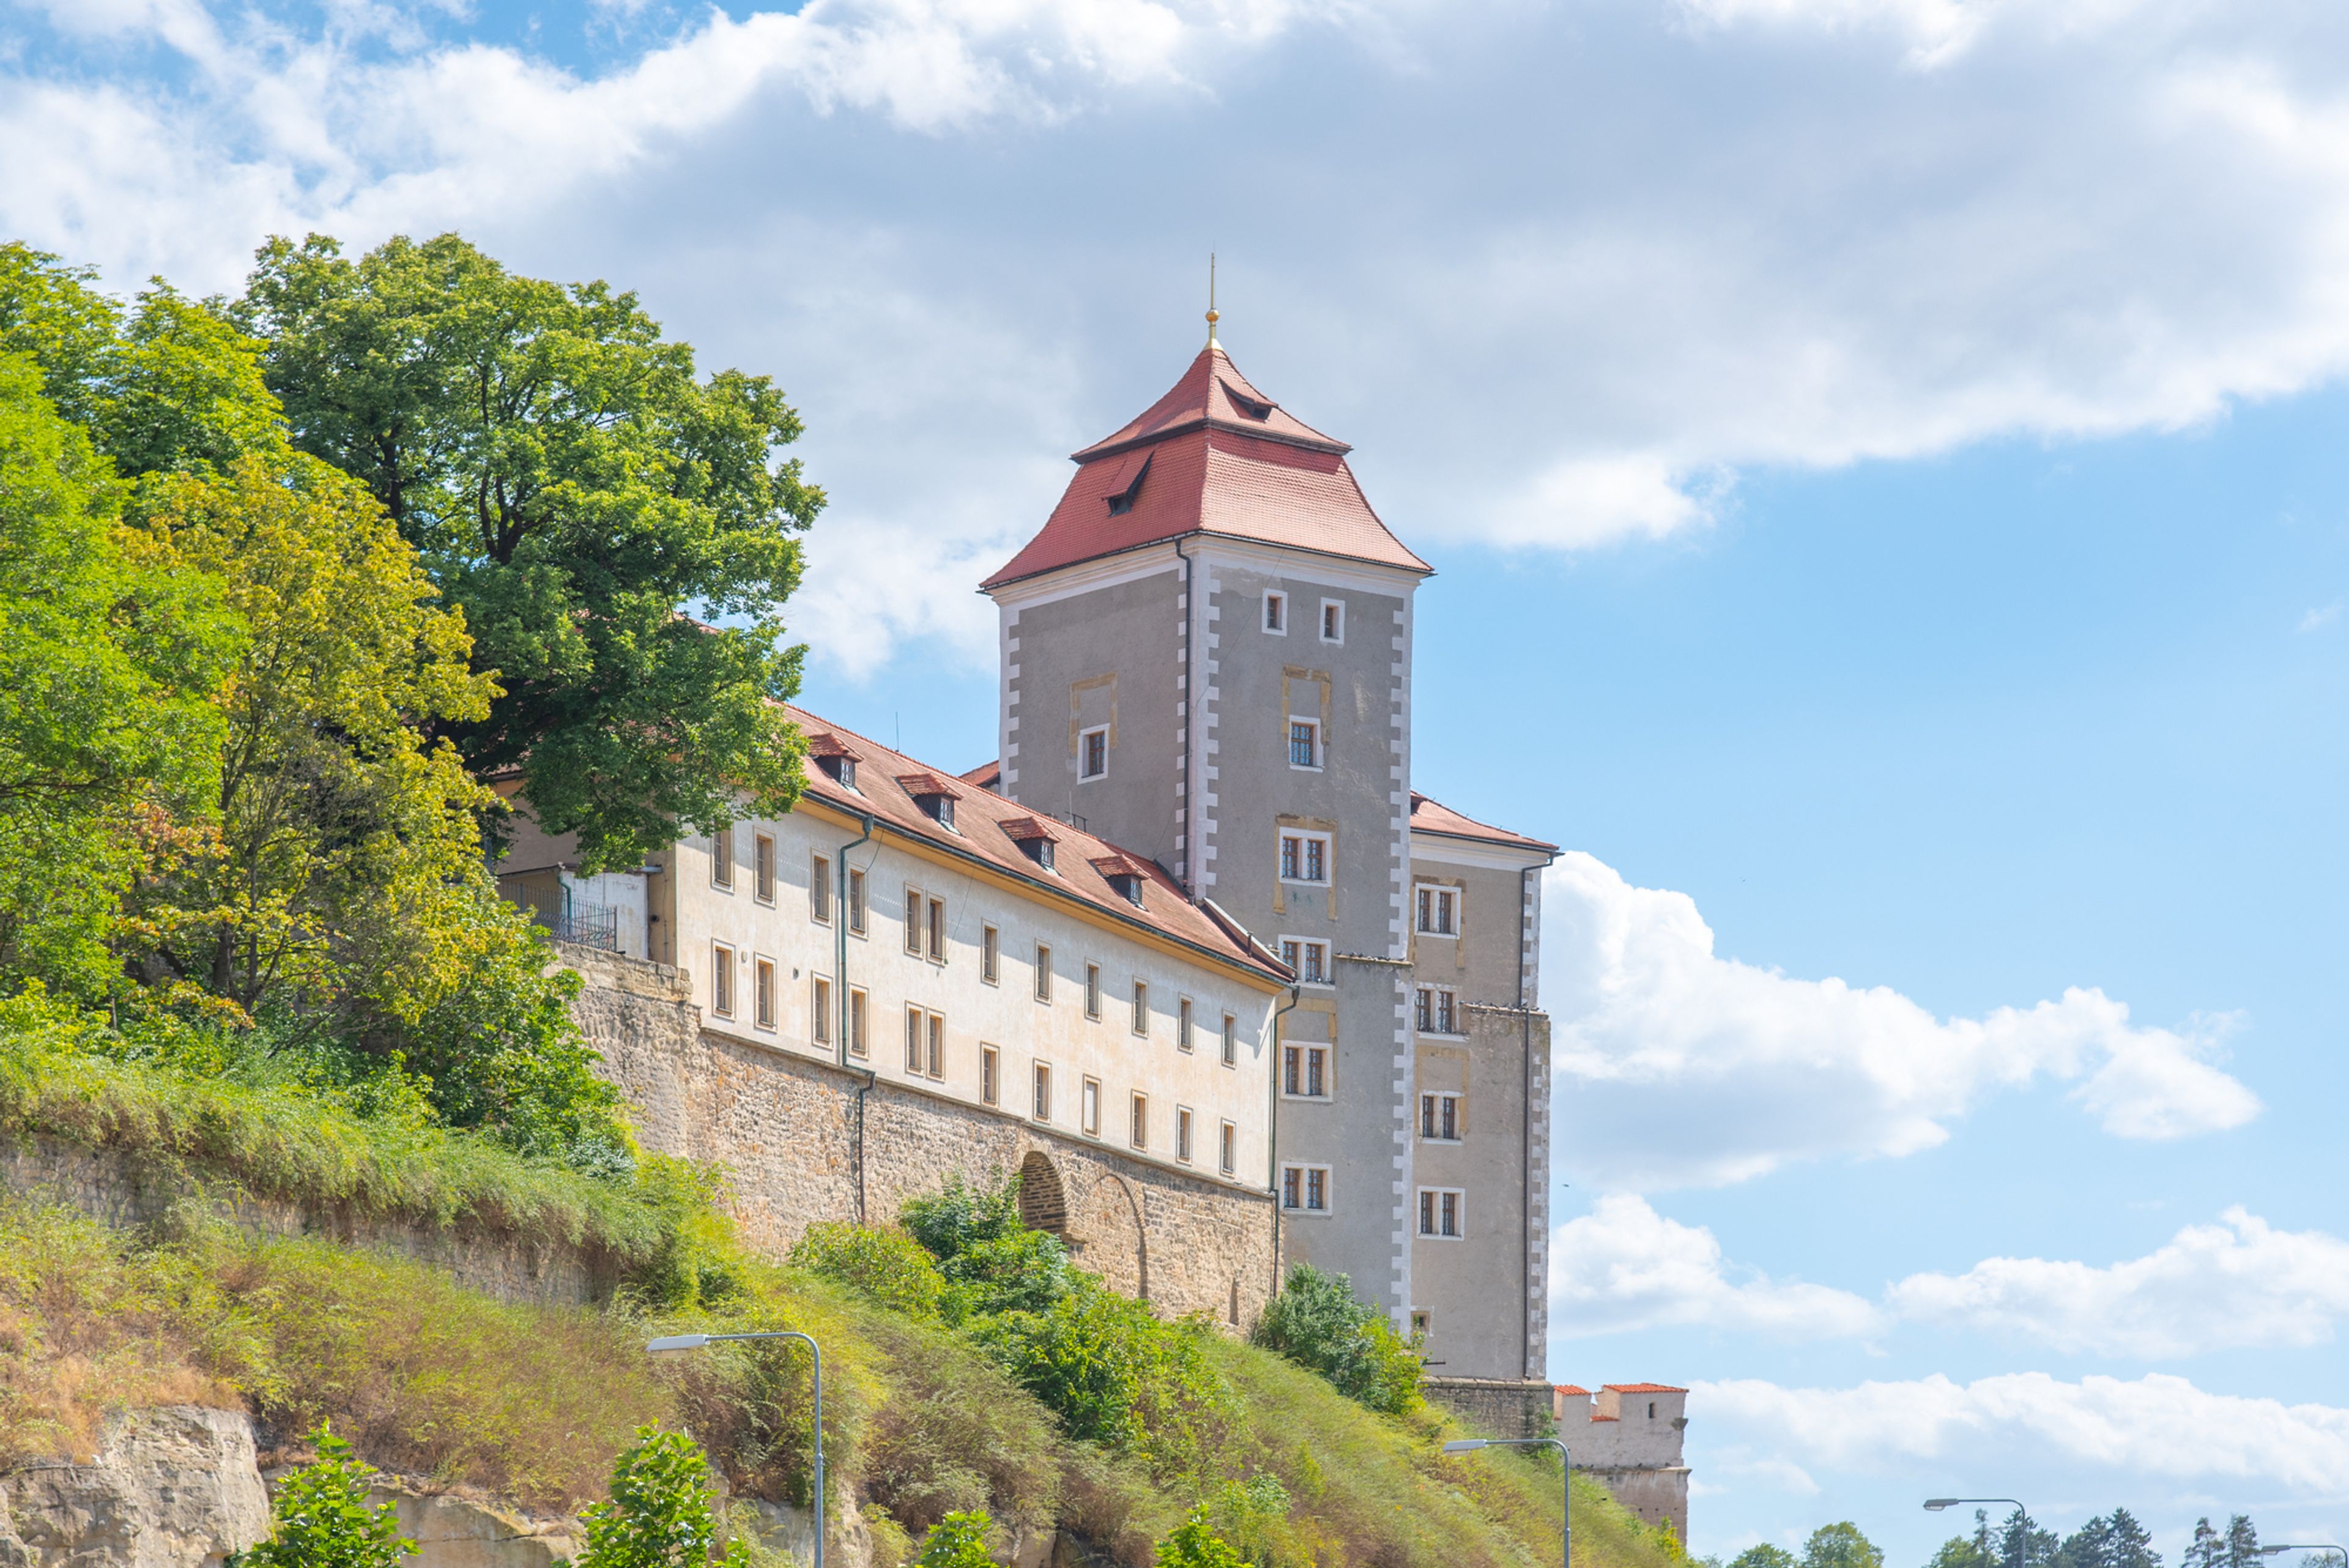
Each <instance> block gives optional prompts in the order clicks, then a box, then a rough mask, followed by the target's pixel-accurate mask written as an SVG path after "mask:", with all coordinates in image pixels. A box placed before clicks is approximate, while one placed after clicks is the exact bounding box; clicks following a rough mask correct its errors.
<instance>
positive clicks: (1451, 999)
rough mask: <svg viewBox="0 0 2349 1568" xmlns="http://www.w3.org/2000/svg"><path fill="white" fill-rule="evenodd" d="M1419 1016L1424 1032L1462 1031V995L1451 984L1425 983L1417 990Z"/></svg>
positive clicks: (1422, 1031) (1447, 1032)
mask: <svg viewBox="0 0 2349 1568" xmlns="http://www.w3.org/2000/svg"><path fill="white" fill-rule="evenodd" d="M1416 994H1417V998H1418V1000H1417V1003H1416V1009H1417V1017H1416V1019H1415V1020H1414V1021H1415V1022H1416V1023H1418V1025H1419V1032H1420V1033H1422V1034H1457V1033H1460V997H1459V993H1458V992H1454V990H1453V989H1452V988H1451V987H1450V986H1444V985H1423V986H1421V987H1419V989H1418V992H1417V993H1416Z"/></svg>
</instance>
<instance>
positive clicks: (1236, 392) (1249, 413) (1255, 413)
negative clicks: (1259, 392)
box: [1224, 381, 1274, 421]
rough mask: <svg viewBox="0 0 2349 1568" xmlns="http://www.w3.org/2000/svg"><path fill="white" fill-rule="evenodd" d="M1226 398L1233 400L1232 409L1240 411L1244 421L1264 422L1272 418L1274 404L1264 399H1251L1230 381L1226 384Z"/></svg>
mask: <svg viewBox="0 0 2349 1568" xmlns="http://www.w3.org/2000/svg"><path fill="white" fill-rule="evenodd" d="M1224 396H1226V397H1227V398H1229V399H1230V400H1232V407H1233V408H1235V409H1237V410H1239V413H1240V416H1241V417H1242V418H1243V419H1250V420H1256V421H1265V420H1268V419H1270V418H1272V410H1273V408H1274V405H1273V404H1271V403H1268V402H1266V401H1265V400H1263V399H1262V398H1251V397H1249V396H1248V395H1247V393H1246V392H1243V391H1241V390H1240V389H1238V388H1237V387H1235V386H1233V385H1232V384H1231V383H1230V382H1229V381H1226V382H1225V383H1224Z"/></svg>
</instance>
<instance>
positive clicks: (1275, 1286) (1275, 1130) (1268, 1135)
mask: <svg viewBox="0 0 2349 1568" xmlns="http://www.w3.org/2000/svg"><path fill="white" fill-rule="evenodd" d="M1304 994H1305V991H1304V988H1303V987H1302V986H1296V985H1292V986H1290V987H1289V988H1288V1001H1287V1002H1282V1003H1281V1004H1280V1005H1279V1006H1278V1007H1276V1008H1274V1009H1273V1010H1272V1075H1271V1077H1270V1079H1269V1080H1268V1087H1269V1089H1270V1091H1271V1093H1270V1100H1271V1106H1270V1108H1271V1114H1270V1115H1269V1116H1266V1117H1265V1118H1264V1126H1265V1145H1266V1147H1267V1148H1268V1151H1269V1152H1268V1154H1267V1155H1266V1156H1265V1159H1266V1163H1267V1165H1268V1167H1269V1169H1268V1172H1267V1175H1266V1185H1267V1186H1268V1188H1269V1189H1271V1192H1272V1293H1273V1294H1274V1295H1276V1296H1277V1295H1278V1294H1279V1293H1280V1017H1281V1014H1282V1013H1285V1012H1289V1011H1290V1010H1291V1009H1293V1008H1295V1007H1296V1005H1297V1003H1298V1002H1299V999H1300V998H1302V997H1303V995H1304Z"/></svg>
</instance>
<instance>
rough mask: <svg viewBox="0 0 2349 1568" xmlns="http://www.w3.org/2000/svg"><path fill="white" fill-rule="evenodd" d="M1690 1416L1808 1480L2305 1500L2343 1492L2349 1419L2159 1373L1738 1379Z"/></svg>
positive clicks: (1692, 1404)
mask: <svg viewBox="0 0 2349 1568" xmlns="http://www.w3.org/2000/svg"><path fill="white" fill-rule="evenodd" d="M1689 1408H1690V1410H1691V1411H1692V1412H1702V1418H1703V1420H1704V1421H1705V1423H1706V1424H1707V1426H1708V1427H1709V1428H1712V1435H1711V1437H1710V1438H1708V1441H1710V1442H1711V1443H1713V1444H1714V1445H1716V1446H1717V1447H1719V1448H1720V1449H1722V1451H1723V1457H1724V1459H1727V1460H1728V1461H1730V1462H1733V1463H1734V1462H1738V1461H1739V1460H1740V1459H1744V1457H1745V1456H1747V1455H1751V1454H1758V1455H1766V1456H1768V1457H1769V1458H1770V1459H1775V1460H1777V1461H1779V1462H1783V1463H1787V1464H1793V1465H1799V1466H1800V1467H1802V1469H1803V1470H1805V1471H1816V1470H1857V1471H1864V1472H1865V1471H1876V1472H1882V1471H1886V1470H1890V1469H1899V1468H1900V1467H1903V1466H1909V1465H1913V1464H1914V1463H1915V1462H1917V1461H1931V1462H1932V1463H1934V1464H1935V1465H1937V1466H1939V1467H1940V1469H1942V1470H1944V1471H1946V1472H1947V1473H1950V1474H1993V1473H1994V1474H2012V1475H2022V1474H2028V1473H2032V1472H2033V1469H2034V1468H2035V1467H2038V1466H2042V1465H2052V1464H2058V1463H2060V1464H2064V1465H2066V1466H2078V1467H2085V1468H2087V1469H2094V1470H2096V1471H2102V1472H2109V1473H2111V1474H2113V1475H2117V1476H2127V1477H2132V1478H2143V1477H2160V1478H2163V1479H2166V1480H2179V1481H2195V1480H2214V1481H2215V1480H2238V1481H2241V1480H2251V1481H2257V1482H2259V1483H2261V1485H2263V1486H2267V1487H2276V1488H2281V1489H2282V1490H2284V1491H2286V1492H2288V1493H2292V1494H2295V1495H2300V1496H2309V1497H2322V1496H2327V1495H2337V1494H2339V1493H2342V1492H2344V1491H2349V1410H2344V1409H2340V1408H2337V1407H2333V1406H2329V1405H2287V1404H2285V1403H2283V1402H2282V1401H2281V1400H2276V1399H2258V1398H2245V1397H2240V1396H2234V1395H2227V1394H2213V1393H2209V1392H2206V1391H2204V1390H2202V1389H2200V1388H2198V1387H2196V1386H2194V1385H2193V1384H2192V1383H2190V1382H2189V1381H2188V1380H2186V1379H2185V1378H2182V1377H2174V1376H2166V1375H2162V1374H2151V1375H2148V1376H2144V1377H2139V1378H2136V1379H2134V1380H2124V1379H2121V1378H2116V1377H2084V1378H2082V1379H2080V1380H2079V1381H2078V1382H2076V1383H2069V1382H2064V1381H2063V1380H2061V1379H2058V1378H2055V1377H2052V1376H2047V1375H2046V1374H2044V1373H2038V1372H2024V1373H2015V1374H2011V1375H2006V1376H1994V1377H1984V1378H1981V1379H1979V1380H1977V1381H1975V1382H1972V1383H1967V1384H1961V1383H1956V1382H1953V1381H1951V1379H1950V1378H1948V1377H1945V1376H1939V1375H1936V1376H1930V1377H1923V1378H1917V1379H1913V1380H1909V1381H1903V1382H1883V1383H1863V1384H1860V1385H1859V1386H1857V1387H1851V1388H1788V1387H1783V1386H1779V1385H1777V1384H1774V1383H1767V1382H1761V1381H1758V1380H1734V1381H1729V1382H1721V1383H1698V1384H1696V1385H1695V1386H1693V1388H1692V1391H1691V1395H1690V1399H1689ZM1806 1479H1807V1476H1806Z"/></svg>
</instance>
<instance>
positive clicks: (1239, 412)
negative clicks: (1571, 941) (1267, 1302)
mask: <svg viewBox="0 0 2349 1568" xmlns="http://www.w3.org/2000/svg"><path fill="white" fill-rule="evenodd" d="M1348 450H1349V448H1348V447H1347V445H1346V443H1344V442H1343V441H1335V440H1332V439H1331V438H1330V437H1329V436H1326V435H1324V434H1322V433H1321V432H1320V431H1317V430H1315V429H1313V428H1312V427H1311V426H1309V425H1307V424H1306V423H1305V422H1304V421H1300V420H1299V419H1298V418H1297V417H1296V416H1295V415H1293V414H1291V413H1289V412H1288V410H1285V409H1283V408H1282V407H1281V406H1280V405H1279V404H1278V403H1277V402H1275V401H1274V400H1272V399H1270V398H1268V397H1266V396H1265V395H1264V394H1263V393H1262V392H1259V391H1258V390H1257V389H1256V388H1255V387H1254V386H1253V385H1251V384H1250V383H1249V381H1248V380H1247V378H1246V377H1244V376H1242V375H1241V374H1240V373H1239V371H1238V369H1237V368H1236V367H1234V365H1233V364H1232V361H1231V358H1230V357H1229V356H1228V355H1226V353H1225V352H1224V350H1223V348H1222V346H1221V345H1220V344H1217V343H1216V342H1215V341H1214V340H1213V338H1212V337H1211V338H1210V340H1209V342H1208V345H1207V347H1206V348H1204V349H1202V350H1201V351H1200V353H1199V356H1198V358H1195V360H1193V361H1192V363H1191V367H1190V369H1187V370H1185V372H1184V374H1183V377H1182V379H1180V380H1178V381H1177V382H1175V384H1174V387H1173V388H1172V389H1170V390H1169V391H1168V392H1167V393H1166V395H1165V396H1164V397H1162V398H1160V399H1159V400H1157V401H1156V402H1155V403H1154V404H1152V405H1151V407H1150V408H1149V409H1148V410H1145V411H1144V412H1143V414H1142V415H1141V416H1140V417H1139V418H1137V419H1135V420H1133V421H1132V422H1131V423H1129V424H1127V425H1126V426H1125V427H1124V428H1123V429H1122V430H1120V431H1117V432H1116V433H1115V434H1113V435H1112V436H1110V437H1109V438H1107V439H1106V440H1104V441H1097V442H1095V443H1094V444H1093V445H1092V446H1089V447H1086V448H1085V449H1084V450H1083V451H1081V452H1077V453H1075V454H1074V456H1075V461H1076V463H1077V472H1076V474H1075V476H1074V477H1073V478H1072V479H1071V481H1070V483H1069V488H1068V491H1067V493H1065V494H1063V495H1062V496H1061V502H1060V504H1059V505H1058V506H1056V507H1055V508H1053V511H1052V514H1051V516H1050V519H1049V520H1048V521H1047V522H1046V523H1045V524H1044V526H1043V528H1042V529H1041V530H1040V532H1039V533H1038V534H1037V535H1036V536H1035V537H1034V538H1032V539H1031V540H1030V541H1029V542H1028V544H1027V545H1026V546H1025V547H1024V548H1023V549H1021V550H1020V551H1019V554H1018V555H1017V556H1014V557H1013V558H1012V560H1011V561H1010V562H1009V564H1008V565H1006V566H1004V567H1003V568H1002V569H1001V570H1000V571H999V572H997V573H996V574H995V575H994V576H991V577H989V578H988V580H987V582H986V583H985V584H984V585H983V587H984V591H985V592H986V593H988V595H989V596H990V597H993V598H994V600H995V602H996V604H997V606H998V607H999V611H1000V615H1001V627H1002V644H1001V647H1002V683H1001V699H1002V702H1001V715H1000V722H1001V729H1000V735H1001V749H1000V753H999V759H1000V769H1001V772H1000V781H999V788H1000V789H1001V790H1002V791H1003V793H1005V794H1009V795H1010V796H1011V797H1012V798H1014V799H1015V800H1018V801H1019V803H1020V804H1022V805H1026V806H1028V807H1030V809H1032V810H1035V811H1038V812H1040V813H1050V814H1053V815H1061V816H1063V817H1066V816H1070V815H1074V816H1076V817H1080V818H1081V819H1082V820H1083V822H1084V825H1085V826H1087V827H1088V828H1090V829H1091V830H1092V832H1094V833H1097V834H1100V835H1102V836H1104V837H1106V838H1109V839H1111V840H1112V841H1113V842H1115V843H1118V844H1120V845H1123V846H1126V847H1127V848H1130V849H1133V850H1134V851H1136V852H1138V853H1141V854H1143V855H1147V856H1151V857H1154V858H1155V859H1156V860H1157V861H1158V862H1159V864H1160V865H1161V866H1163V867H1164V868H1165V869H1166V870H1167V871H1169V872H1170V873H1172V874H1173V875H1174V877H1175V878H1176V879H1177V880H1178V881H1180V882H1181V883H1182V884H1183V885H1184V886H1185V888H1187V889H1189V891H1190V892H1191V893H1192V895H1193V896H1194V897H1195V898H1202V899H1206V900H1210V901H1212V902H1213V903H1214V904H1216V907H1217V908H1219V909H1223V910H1224V911H1226V913H1227V914H1228V915H1229V916H1230V917H1231V918H1232V919H1236V920H1237V921H1238V922H1239V923H1240V924H1241V925H1243V926H1245V927H1246V928H1247V929H1248V930H1249V931H1251V932H1253V933H1255V935H1256V936H1257V938H1258V939H1259V940H1262V941H1263V942H1265V943H1266V945H1268V946H1269V947H1271V948H1272V949H1274V950H1276V951H1277V952H1278V953H1280V954H1281V956H1282V957H1283V959H1284V960H1285V961H1288V962H1289V963H1290V964H1291V965H1292V967H1294V968H1295V969H1296V970H1297V971H1298V974H1299V981H1300V986H1299V997H1298V1000H1297V1002H1296V1004H1295V1005H1294V1006H1293V1007H1292V1008H1291V1009H1290V1010H1289V1011H1288V1012H1287V1014H1286V1015H1285V1016H1284V1017H1283V1018H1282V1020H1281V1034H1282V1037H1283V1039H1284V1041H1285V1042H1286V1044H1285V1047H1284V1051H1283V1054H1282V1057H1281V1059H1280V1063H1279V1077H1280V1081H1279V1093H1280V1096H1281V1098H1280V1102H1279V1115H1278V1142H1279V1147H1278V1154H1277V1156H1276V1157H1275V1159H1274V1162H1273V1163H1274V1164H1275V1165H1276V1166H1277V1167H1278V1168H1276V1169H1272V1170H1268V1171H1267V1172H1265V1173H1264V1175H1265V1177H1266V1179H1268V1180H1270V1181H1271V1182H1273V1184H1275V1185H1276V1186H1278V1187H1279V1189H1281V1192H1282V1201H1283V1213H1284V1216H1285V1219H1284V1231H1285V1235H1284V1245H1283V1251H1284V1255H1285V1256H1286V1257H1287V1258H1288V1260H1290V1261H1302V1262H1311V1263H1314V1264H1316V1265H1317V1266H1319V1267H1322V1268H1326V1269H1330V1270H1333V1271H1338V1272H1344V1273H1346V1274H1348V1275H1350V1276H1351V1278H1352V1280H1353V1282H1354V1286H1355V1289H1356V1290H1357V1291H1358V1292H1360V1293H1361V1294H1362V1295H1363V1296H1364V1297H1365V1298H1367V1299H1369V1300H1371V1301H1374V1302H1376V1303H1380V1304H1381V1305H1382V1306H1384V1307H1386V1308H1387V1309H1388V1310H1389V1311H1390V1312H1391V1313H1392V1315H1393V1318H1394V1321H1395V1323H1396V1324H1397V1325H1398V1326H1399V1327H1400V1326H1402V1325H1403V1324H1405V1323H1406V1322H1407V1321H1408V1319H1407V1314H1408V1313H1409V1310H1410V1308H1411V1305H1412V1282H1411V1260H1412V1249H1411V1246H1410V1243H1409V1242H1408V1241H1407V1240H1406V1238H1407V1236H1408V1235H1409V1234H1410V1231H1411V1216H1410V1212H1409V1211H1410V1209H1411V1206H1412V1201H1413V1199H1412V1196H1411V1195H1412V1192H1413V1187H1412V1153H1413V1120H1412V1117H1413V1106H1414V1096H1413V1022H1412V1005H1411V1004H1412V987H1411V983H1410V981H1411V976H1410V970H1409V968H1408V959H1409V945H1408V940H1407V937H1406V932H1405V915H1406V903H1407V900H1408V897H1409V892H1410V887H1411V783H1410V781H1411V637H1412V597H1413V593H1414V592H1415V591H1416V589H1417V588H1418V586H1419V583H1420V581H1421V579H1422V578H1423V577H1425V576H1428V575H1429V572H1430V568H1429V567H1428V566H1427V564H1426V563H1425V562H1424V561H1423V560H1421V559H1420V558H1419V557H1418V556H1415V555H1413V553H1412V552H1411V551H1410V550H1408V549H1406V548H1405V547H1404V546H1403V545H1402V542H1401V541H1399V540H1398V539H1396V538H1395V536H1394V535H1392V534H1391V533H1389V532H1388V531H1387V528H1386V526H1385V524H1382V523H1381V522H1380V521H1379V518H1378V516H1377V514H1375V513H1373V512H1372V511H1371V506H1370V504H1369V502H1368V501H1367V500H1365V499H1364V497H1363V495H1362V492H1361V487H1360V486H1359V485H1358V484H1356V483H1355V482H1354V476H1353V474H1352V472H1350V470H1349V469H1348V468H1347V466H1346V453H1347V452H1348Z"/></svg>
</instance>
